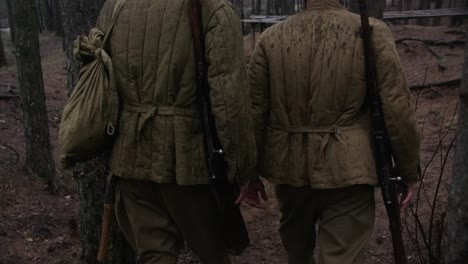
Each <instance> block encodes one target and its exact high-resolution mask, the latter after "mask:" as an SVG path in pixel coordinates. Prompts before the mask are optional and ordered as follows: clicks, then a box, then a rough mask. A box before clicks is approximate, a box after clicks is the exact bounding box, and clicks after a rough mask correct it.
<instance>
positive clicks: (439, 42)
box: [395, 38, 465, 46]
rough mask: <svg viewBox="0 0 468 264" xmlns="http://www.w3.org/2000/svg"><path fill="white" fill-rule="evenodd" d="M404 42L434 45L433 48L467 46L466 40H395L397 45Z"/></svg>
mask: <svg viewBox="0 0 468 264" xmlns="http://www.w3.org/2000/svg"><path fill="white" fill-rule="evenodd" d="M404 41H418V42H422V43H424V44H426V45H432V46H452V45H464V44H465V40H463V39H456V40H448V41H444V40H433V39H419V38H401V39H397V40H395V43H403V42H404Z"/></svg>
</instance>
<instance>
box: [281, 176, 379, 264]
mask: <svg viewBox="0 0 468 264" xmlns="http://www.w3.org/2000/svg"><path fill="white" fill-rule="evenodd" d="M275 192H276V196H277V198H278V203H279V208H280V211H281V219H280V224H281V225H280V235H281V240H282V242H283V245H284V247H285V249H286V252H287V254H288V263H289V264H313V263H314V248H315V244H316V240H317V242H318V245H319V252H318V253H319V254H318V255H319V263H320V264H362V263H363V262H364V252H365V246H366V244H367V241H368V239H369V237H370V236H371V233H372V229H373V226H374V218H375V201H374V187H372V186H370V185H355V186H351V187H346V188H341V189H328V190H318V189H312V188H310V187H292V186H289V185H277V186H276V188H275ZM317 224H318V229H317V228H316V225H317Z"/></svg>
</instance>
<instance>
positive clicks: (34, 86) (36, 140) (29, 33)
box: [14, 0, 56, 192]
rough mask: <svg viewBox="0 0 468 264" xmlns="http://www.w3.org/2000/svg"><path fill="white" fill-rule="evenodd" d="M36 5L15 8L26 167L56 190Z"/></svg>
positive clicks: (25, 2) (26, 2) (25, 0)
mask: <svg viewBox="0 0 468 264" xmlns="http://www.w3.org/2000/svg"><path fill="white" fill-rule="evenodd" d="M36 10H37V9H36V5H35V2H34V1H31V0H17V1H16V2H15V7H14V17H15V22H16V23H15V29H16V33H15V38H16V61H17V67H18V83H19V87H20V93H21V101H22V108H23V120H24V131H25V137H26V166H27V167H28V168H29V169H31V171H32V172H33V173H35V174H37V175H38V176H39V177H41V178H43V179H44V180H45V181H46V182H47V186H48V189H49V190H50V191H52V192H54V191H55V189H56V186H55V165H54V160H53V158H52V152H51V145H50V138H49V126H48V118H47V110H46V104H45V95H44V83H43V80H42V69H41V56H40V52H39V35H38V29H37V17H36V14H37V13H36Z"/></svg>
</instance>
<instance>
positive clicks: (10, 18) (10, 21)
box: [7, 0, 15, 43]
mask: <svg viewBox="0 0 468 264" xmlns="http://www.w3.org/2000/svg"><path fill="white" fill-rule="evenodd" d="M7 10H8V26H9V27H10V38H11V42H12V43H14V42H15V25H14V24H15V23H14V20H13V4H12V2H11V0H7Z"/></svg>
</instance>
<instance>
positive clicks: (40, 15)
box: [36, 0, 47, 32]
mask: <svg viewBox="0 0 468 264" xmlns="http://www.w3.org/2000/svg"><path fill="white" fill-rule="evenodd" d="M36 13H37V21H38V23H39V30H40V32H43V31H45V30H47V24H46V17H45V12H44V11H43V6H42V0H36Z"/></svg>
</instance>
